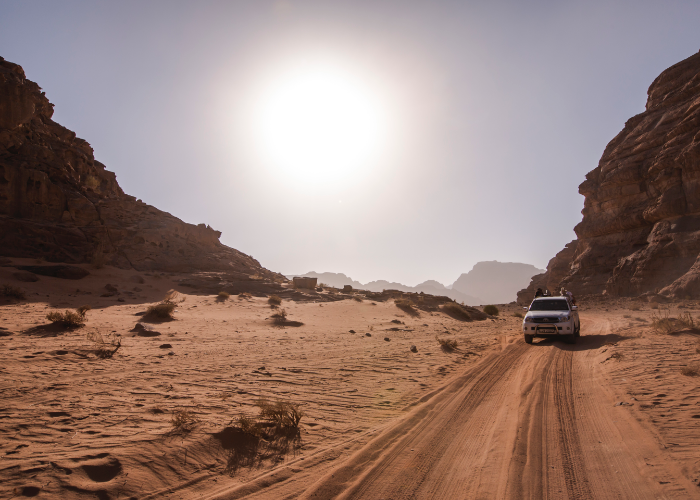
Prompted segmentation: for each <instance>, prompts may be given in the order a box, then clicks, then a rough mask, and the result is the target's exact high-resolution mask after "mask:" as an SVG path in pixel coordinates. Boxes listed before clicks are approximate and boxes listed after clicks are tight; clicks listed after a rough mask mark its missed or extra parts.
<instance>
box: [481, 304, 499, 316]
mask: <svg viewBox="0 0 700 500" xmlns="http://www.w3.org/2000/svg"><path fill="white" fill-rule="evenodd" d="M484 312H485V313H486V314H488V315H490V316H498V307H496V306H494V305H488V306H484Z"/></svg>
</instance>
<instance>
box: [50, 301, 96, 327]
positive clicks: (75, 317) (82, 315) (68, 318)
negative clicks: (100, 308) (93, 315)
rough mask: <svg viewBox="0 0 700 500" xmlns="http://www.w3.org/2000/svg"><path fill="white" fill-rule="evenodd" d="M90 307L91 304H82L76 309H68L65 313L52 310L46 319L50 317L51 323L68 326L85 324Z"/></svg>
mask: <svg viewBox="0 0 700 500" xmlns="http://www.w3.org/2000/svg"><path fill="white" fill-rule="evenodd" d="M90 309H91V308H90V306H87V305H86V306H80V307H79V308H78V309H76V310H75V311H69V310H66V312H64V313H61V312H59V311H52V312H50V313H49V314H47V315H46V319H48V320H49V321H50V322H51V323H54V324H57V325H61V326H63V327H66V328H76V327H79V326H83V325H84V324H85V321H86V315H87V312H88V311H89V310H90Z"/></svg>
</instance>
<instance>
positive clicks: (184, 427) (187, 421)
mask: <svg viewBox="0 0 700 500" xmlns="http://www.w3.org/2000/svg"><path fill="white" fill-rule="evenodd" d="M198 422H199V418H197V415H195V414H194V413H193V412H191V411H189V410H175V411H174V412H173V416H172V417H171V418H170V424H171V425H172V426H173V431H177V432H190V431H191V430H192V429H193V428H194V426H195V425H197V423H198Z"/></svg>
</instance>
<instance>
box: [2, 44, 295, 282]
mask: <svg viewBox="0 0 700 500" xmlns="http://www.w3.org/2000/svg"><path fill="white" fill-rule="evenodd" d="M52 115H53V105H52V104H51V103H50V102H49V100H48V99H47V98H46V96H45V95H44V92H42V91H41V89H40V88H39V86H38V85H37V84H36V83H34V82H32V81H30V80H28V79H27V78H26V76H25V74H24V71H23V69H22V68H21V67H20V66H18V65H16V64H13V63H10V62H8V61H5V60H4V59H3V58H1V57H0V256H4V257H32V258H41V259H45V260H47V261H49V262H68V263H85V262H93V261H96V262H100V263H105V264H110V265H113V266H116V267H120V268H133V269H136V270H139V271H168V272H193V271H218V272H226V273H228V274H233V275H237V276H238V277H239V278H240V279H246V278H247V277H250V276H253V277H254V278H255V279H257V280H259V279H261V278H267V279H272V280H285V278H284V277H282V276H281V275H279V274H276V273H272V272H270V271H268V270H267V269H265V268H263V267H262V266H261V265H260V264H259V263H258V262H257V261H256V260H255V259H253V258H251V257H250V256H248V255H245V254H243V253H242V252H239V251H238V250H235V249H233V248H229V247H227V246H225V245H223V244H222V243H220V242H219V236H220V235H221V233H220V232H219V231H215V230H214V229H212V228H211V227H209V226H207V225H205V224H199V225H192V224H187V223H185V222H183V221H181V220H180V219H178V218H176V217H174V216H172V215H170V214H168V213H166V212H163V211H161V210H158V209H157V208H155V207H153V206H150V205H148V204H146V203H144V202H142V201H141V200H137V199H135V198H134V197H133V196H129V195H127V194H125V193H124V192H123V191H122V189H121V188H120V187H119V184H118V183H117V179H116V176H115V174H114V173H112V172H110V171H108V170H106V169H105V166H104V165H102V164H101V163H100V162H99V161H96V160H95V158H94V155H93V150H92V148H91V147H90V145H89V144H88V143H87V142H86V141H84V140H83V139H80V138H78V137H76V135H75V133H74V132H71V131H70V130H68V129H66V128H65V127H62V126H61V125H59V124H58V123H56V122H54V121H53V120H52V119H51V117H52Z"/></svg>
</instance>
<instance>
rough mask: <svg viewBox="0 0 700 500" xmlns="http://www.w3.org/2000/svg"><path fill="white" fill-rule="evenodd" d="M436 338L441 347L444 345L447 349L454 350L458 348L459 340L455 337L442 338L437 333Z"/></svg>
mask: <svg viewBox="0 0 700 500" xmlns="http://www.w3.org/2000/svg"><path fill="white" fill-rule="evenodd" d="M435 340H437V341H438V344H440V347H442V348H443V349H444V350H445V351H454V350H455V349H457V341H456V340H455V339H441V338H440V337H438V336H437V335H435Z"/></svg>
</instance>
